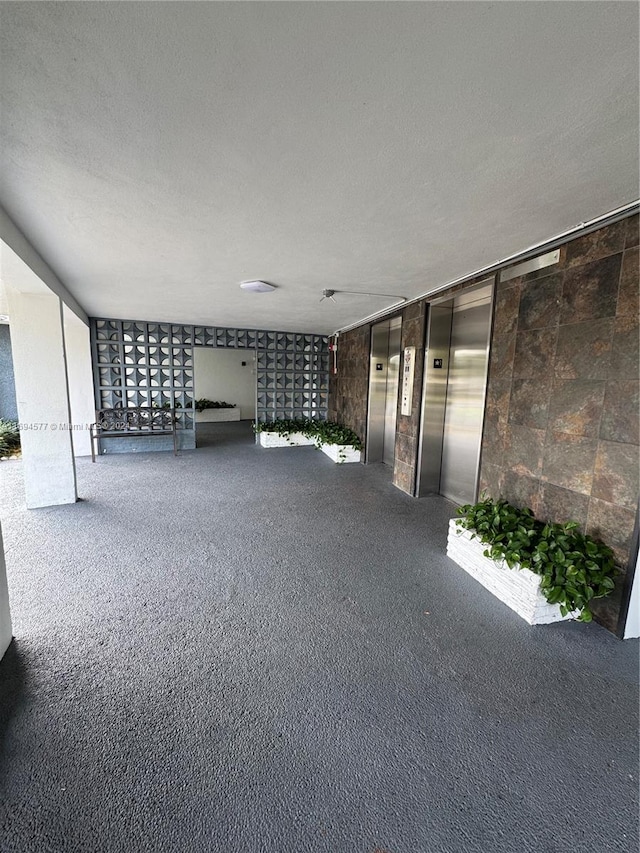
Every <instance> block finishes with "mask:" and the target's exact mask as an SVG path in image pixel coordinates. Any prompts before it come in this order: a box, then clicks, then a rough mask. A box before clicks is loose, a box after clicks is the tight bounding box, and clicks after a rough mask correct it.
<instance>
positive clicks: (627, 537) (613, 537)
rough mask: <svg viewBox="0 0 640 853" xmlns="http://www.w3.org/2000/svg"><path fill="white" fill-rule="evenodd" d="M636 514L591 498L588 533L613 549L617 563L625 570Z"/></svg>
mask: <svg viewBox="0 0 640 853" xmlns="http://www.w3.org/2000/svg"><path fill="white" fill-rule="evenodd" d="M634 522H635V513H634V512H633V511H632V510H630V509H625V508H624V507H619V506H616V505H615V504H611V503H608V502H606V501H601V500H599V499H598V498H591V500H590V501H589V515H588V517H587V533H588V535H589V536H593V538H594V539H598V540H600V541H601V542H604V544H605V545H608V546H609V547H610V548H613V552H614V554H615V556H616V562H617V563H618V564H619V565H620V566H622V567H623V568H627V566H628V563H629V552H630V550H631V537H632V536H633V525H634Z"/></svg>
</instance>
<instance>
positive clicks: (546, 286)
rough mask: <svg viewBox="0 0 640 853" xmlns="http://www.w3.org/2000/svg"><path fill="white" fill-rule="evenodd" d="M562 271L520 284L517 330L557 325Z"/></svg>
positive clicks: (560, 300)
mask: <svg viewBox="0 0 640 853" xmlns="http://www.w3.org/2000/svg"><path fill="white" fill-rule="evenodd" d="M562 280H563V273H554V274H553V275H549V276H546V278H541V279H538V280H537V281H530V282H526V283H525V284H524V285H523V286H522V295H521V297H520V310H519V313H518V331H520V332H522V331H530V330H531V329H544V328H546V327H547V326H557V325H558V323H559V321H560V306H561V304H562Z"/></svg>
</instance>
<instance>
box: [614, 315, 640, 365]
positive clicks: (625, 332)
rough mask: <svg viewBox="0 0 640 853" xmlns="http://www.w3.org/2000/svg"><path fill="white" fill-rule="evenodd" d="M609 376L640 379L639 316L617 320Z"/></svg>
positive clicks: (618, 318) (624, 316)
mask: <svg viewBox="0 0 640 853" xmlns="http://www.w3.org/2000/svg"><path fill="white" fill-rule="evenodd" d="M609 375H610V377H611V379H639V378H640V320H639V318H638V315H637V314H635V315H633V314H629V315H623V316H620V317H616V319H615V325H614V328H613V348H612V353H611V363H610V366H609Z"/></svg>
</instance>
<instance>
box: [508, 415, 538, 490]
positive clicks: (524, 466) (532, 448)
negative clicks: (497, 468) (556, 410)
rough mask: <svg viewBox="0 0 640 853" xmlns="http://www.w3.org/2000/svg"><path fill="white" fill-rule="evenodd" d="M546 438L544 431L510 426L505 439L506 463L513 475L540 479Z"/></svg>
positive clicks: (515, 425)
mask: <svg viewBox="0 0 640 853" xmlns="http://www.w3.org/2000/svg"><path fill="white" fill-rule="evenodd" d="M544 438H545V431H544V430H541V429H531V428H530V427H526V426H519V425H518V424H509V426H508V427H507V432H506V438H505V461H506V464H507V467H508V469H509V471H510V472H511V473H512V474H517V475H519V476H521V477H540V474H541V471H542V458H543V451H544Z"/></svg>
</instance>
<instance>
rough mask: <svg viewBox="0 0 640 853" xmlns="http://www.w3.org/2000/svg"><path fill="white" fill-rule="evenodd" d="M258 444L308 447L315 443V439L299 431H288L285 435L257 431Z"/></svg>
mask: <svg viewBox="0 0 640 853" xmlns="http://www.w3.org/2000/svg"><path fill="white" fill-rule="evenodd" d="M258 444H259V445H260V447H308V446H309V445H312V444H315V441H314V440H313V439H312V438H309V437H308V436H306V435H303V434H302V433H301V432H290V433H288V434H287V435H280V434H279V433H277V432H259V433H258Z"/></svg>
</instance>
